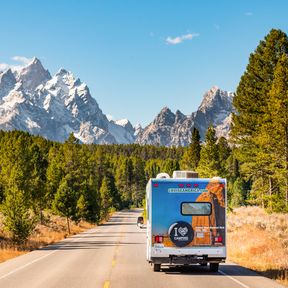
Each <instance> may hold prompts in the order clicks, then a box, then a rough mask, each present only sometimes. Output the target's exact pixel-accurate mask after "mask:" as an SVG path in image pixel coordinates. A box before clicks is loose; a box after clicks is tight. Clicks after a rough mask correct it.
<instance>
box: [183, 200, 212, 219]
mask: <svg viewBox="0 0 288 288" xmlns="http://www.w3.org/2000/svg"><path fill="white" fill-rule="evenodd" d="M211 210H212V205H211V203H209V202H183V203H181V214H182V215H202V216H204V215H210V214H211Z"/></svg>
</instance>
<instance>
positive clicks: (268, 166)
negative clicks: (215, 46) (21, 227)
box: [231, 29, 288, 210]
mask: <svg viewBox="0 0 288 288" xmlns="http://www.w3.org/2000/svg"><path fill="white" fill-rule="evenodd" d="M287 52H288V38H287V35H286V34H285V33H284V32H282V31H280V30H275V29H273V30H271V31H270V33H269V34H268V35H267V36H266V37H265V39H264V41H261V42H260V44H259V46H258V47H257V49H256V50H255V52H254V53H253V54H251V56H250V59H249V64H248V66H247V69H246V71H245V73H244V75H243V76H242V78H241V81H240V83H239V86H238V88H237V93H236V96H235V97H234V102H233V104H234V106H235V108H236V110H237V111H236V113H235V114H234V115H233V125H232V133H231V135H232V140H233V142H234V143H235V144H236V147H237V149H235V151H236V155H237V158H238V159H239V160H240V165H241V173H242V174H243V175H244V176H245V178H246V179H247V180H249V181H251V180H252V181H253V183H252V190H251V194H250V200H251V201H253V203H255V204H260V205H262V206H263V207H269V209H270V210H274V208H273V206H275V205H274V204H273V202H274V201H272V199H278V200H276V202H277V203H278V202H279V195H283V193H282V192H280V190H283V189H282V188H281V187H283V184H282V183H283V182H285V180H284V181H281V180H280V178H281V179H287V177H283V176H282V177H280V178H278V177H276V175H275V173H276V171H279V170H278V169H276V167H273V166H277V165H278V164H276V163H278V162H279V161H277V159H276V158H277V157H278V156H277V157H276V158H275V157H274V156H275V155H278V153H277V152H276V153H274V154H273V153H272V152H271V151H272V150H274V148H273V143H275V142H274V141H273V139H276V138H277V136H276V135H275V134H274V132H275V131H278V128H279V127H281V126H282V127H285V123H284V125H283V122H281V120H280V119H279V117H276V114H275V117H273V113H274V112H275V111H277V112H276V113H277V115H279V113H280V115H282V116H283V117H284V115H285V113H286V115H287V112H286V111H285V108H284V107H285V105H284V107H281V108H280V109H279V108H278V109H277V107H275V105H276V103H277V99H276V98H279V95H281V96H280V98H281V99H282V100H281V101H283V99H285V97H286V99H287V94H286V96H285V93H286V92H285V91H287V87H286V86H285V85H284V82H281V80H280V79H281V77H283V78H285V76H284V75H283V73H284V70H285V69H284V68H283V67H285V65H286V64H285V65H283V63H282V64H279V61H280V62H281V61H282V60H281V58H282V57H283V54H287ZM283 61H284V60H283ZM283 61H282V62H283ZM279 65H280V66H281V67H282V68H281V69H280V68H279V67H280V66H279ZM278 66H279V67H278ZM277 67H278V68H277ZM276 70H278V72H276ZM280 70H281V72H280ZM277 73H278V74H279V73H280V74H282V75H281V76H277ZM284 74H285V73H284ZM277 87H278V88H279V89H280V90H279V89H278V88H277ZM280 87H281V88H280ZM279 91H281V93H280V94H279V93H278V92H279ZM283 97H284V98H283ZM281 101H280V102H281ZM282 104H283V103H282ZM278 105H279V102H278ZM275 108H276V109H275ZM273 111H274V112H273ZM282 112H283V114H281V113H282ZM276 118H278V119H277V120H276ZM283 119H285V117H284V118H283ZM284 122H285V120H284ZM281 123H282V124H281ZM286 123H287V122H286ZM281 129H282V130H281ZM280 130H281V131H284V130H285V128H284V130H283V128H280ZM268 131H270V132H268ZM273 134H274V136H275V137H276V138H275V137H274V138H273V139H272V138H271V135H273ZM277 135H282V136H280V137H282V138H281V139H285V133H284V134H283V133H281V132H280V134H277ZM280 142H281V141H280ZM284 142H285V140H284ZM282 143H283V142H282ZM275 145H276V143H275ZM275 145H274V147H277V145H276V146H275ZM282 147H285V145H282ZM278 148H279V146H278ZM274 151H275V150H274ZM282 152H283V150H282ZM284 154H285V153H284ZM273 155H274V156H273ZM273 157H274V158H273ZM278 160H279V159H278ZM282 167H283V165H282ZM280 170H281V169H280ZM285 170H286V171H287V169H285V168H284V169H282V171H284V174H285ZM280 174H281V175H284V174H283V173H280ZM284 186H285V184H284ZM279 193H280V194H279ZM284 193H285V192H284ZM277 195H278V196H277ZM287 197H288V195H287ZM280 198H281V197H280ZM278 204H279V203H278ZM278 204H277V205H278ZM277 209H278V208H277Z"/></svg>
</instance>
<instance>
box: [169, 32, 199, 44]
mask: <svg viewBox="0 0 288 288" xmlns="http://www.w3.org/2000/svg"><path fill="white" fill-rule="evenodd" d="M199 35H200V34H198V33H189V34H185V35H181V36H177V37H174V38H173V37H170V36H169V37H167V38H166V40H165V41H166V44H168V45H176V44H180V43H182V42H183V41H186V40H192V39H193V38H195V37H198V36H199Z"/></svg>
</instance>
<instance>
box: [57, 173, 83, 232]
mask: <svg viewBox="0 0 288 288" xmlns="http://www.w3.org/2000/svg"><path fill="white" fill-rule="evenodd" d="M69 180H71V176H70V175H67V176H66V177H65V178H63V179H62V181H61V183H60V186H59V188H58V190H57V192H56V194H55V198H54V201H53V208H54V211H55V212H56V213H58V214H60V215H61V216H64V217H66V219H67V230H68V233H69V234H71V230H70V219H73V220H77V199H78V198H77V192H76V191H75V190H73V189H72V188H71V186H70V185H69Z"/></svg>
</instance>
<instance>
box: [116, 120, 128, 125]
mask: <svg viewBox="0 0 288 288" xmlns="http://www.w3.org/2000/svg"><path fill="white" fill-rule="evenodd" d="M115 123H116V124H117V125H120V126H122V127H125V126H126V125H127V124H128V123H129V120H128V119H120V120H116V121H115Z"/></svg>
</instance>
